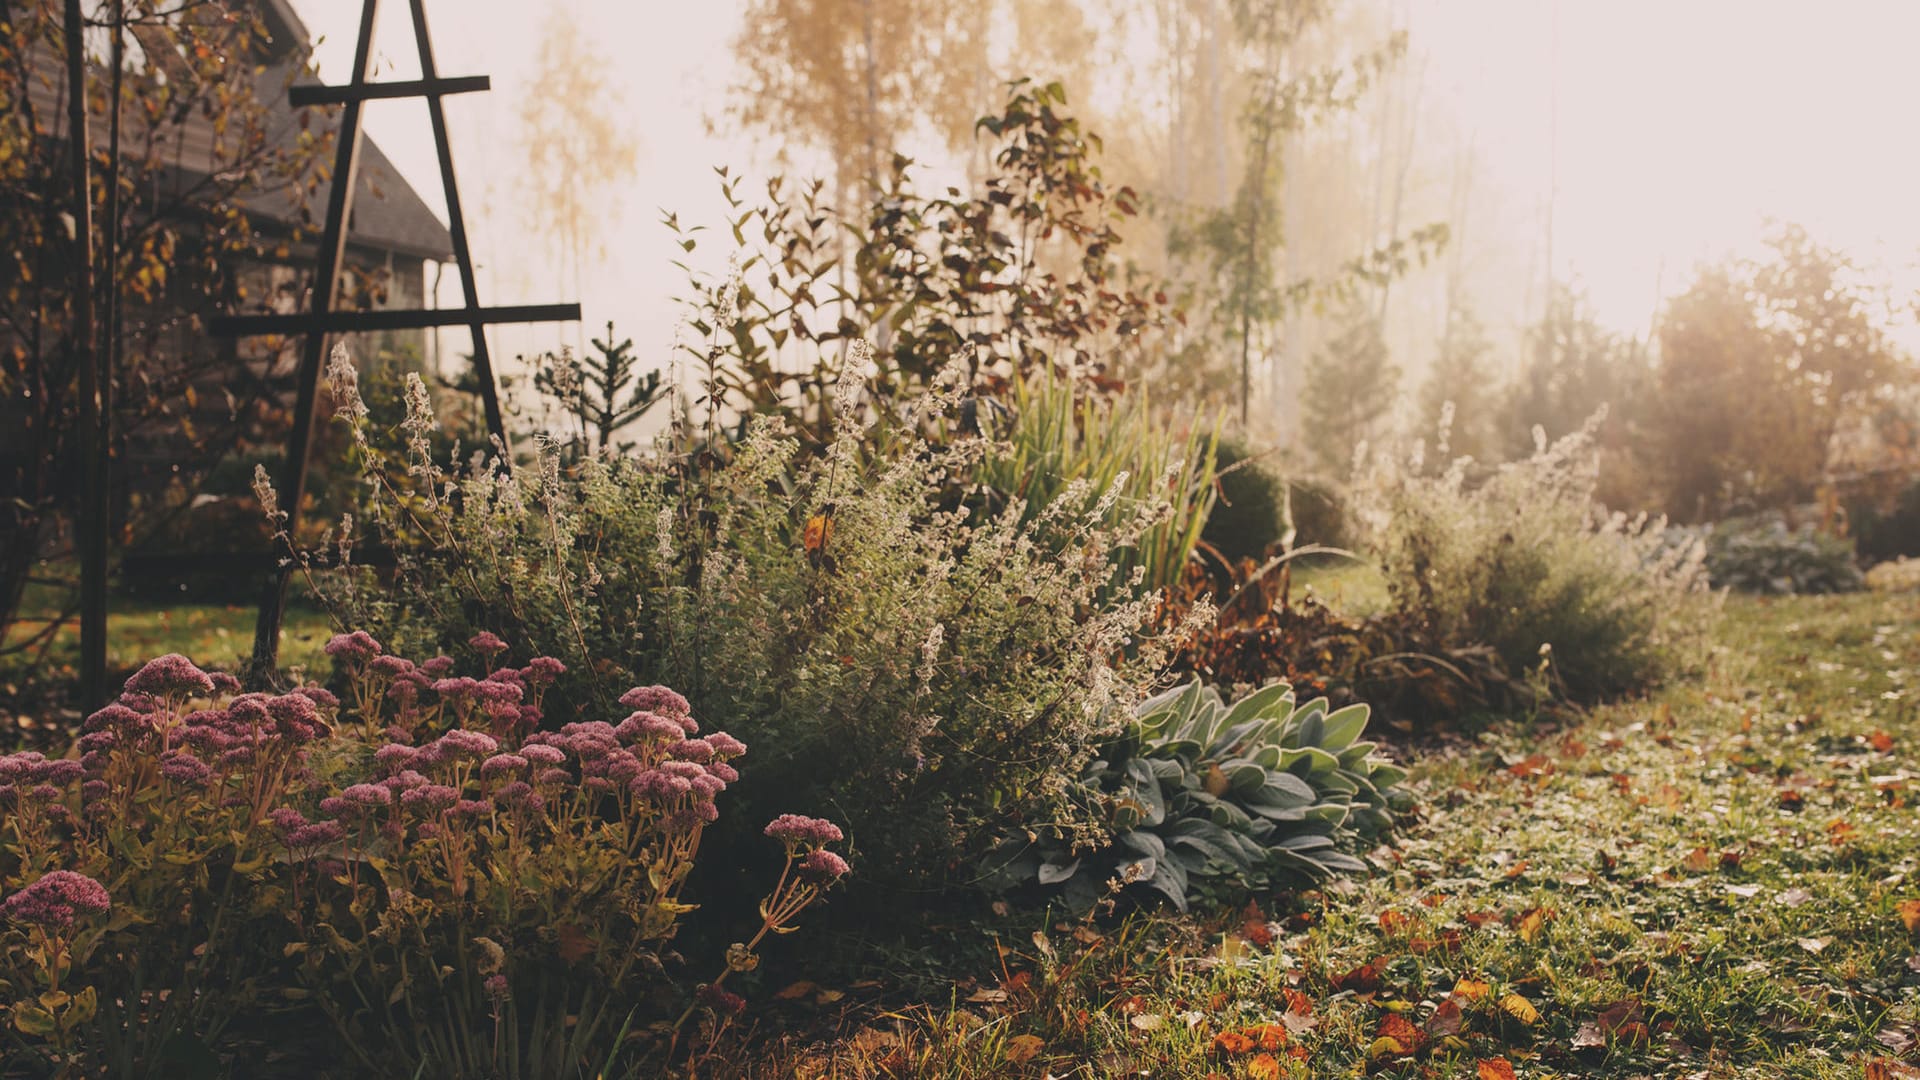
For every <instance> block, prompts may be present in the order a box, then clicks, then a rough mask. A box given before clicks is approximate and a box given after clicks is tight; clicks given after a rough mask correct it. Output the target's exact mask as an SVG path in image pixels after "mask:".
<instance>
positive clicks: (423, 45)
mask: <svg viewBox="0 0 1920 1080" xmlns="http://www.w3.org/2000/svg"><path fill="white" fill-rule="evenodd" d="M379 2H380V0H361V7H360V32H359V35H358V37H357V39H356V40H355V43H354V55H353V71H352V73H351V78H350V79H349V81H348V83H347V84H346V85H343V86H320V85H316V86H296V87H292V88H290V89H289V91H288V94H287V99H288V101H289V102H291V103H292V104H293V105H295V106H297V107H298V106H324V105H333V106H339V107H340V109H341V115H340V129H339V142H338V144H337V145H336V146H335V147H334V165H333V172H332V174H331V180H332V184H331V187H330V188H329V189H328V192H327V224H326V232H325V233H324V234H323V238H322V240H321V243H320V251H319V267H318V269H317V272H316V273H315V275H314V282H313V291H312V294H311V296H310V298H309V305H308V306H309V308H310V310H308V311H305V312H298V313H293V314H260V315H229V316H223V317H218V318H214V319H211V320H209V321H208V323H207V329H208V331H209V332H211V333H213V334H216V335H219V336H223V337H257V336H262V335H267V334H286V335H304V336H305V337H306V341H305V343H304V345H305V347H304V348H303V349H302V351H301V355H300V369H299V372H298V374H297V375H296V383H295V391H296V400H295V402H294V408H293V428H292V431H291V432H290V433H289V435H288V436H287V459H286V462H285V463H284V466H283V468H284V469H285V471H284V472H283V473H282V475H281V477H280V487H279V493H280V500H281V502H280V505H281V506H283V507H285V509H286V515H287V517H286V521H285V522H284V530H285V535H288V536H293V535H297V534H298V529H297V526H298V524H299V519H300V505H301V498H302V496H303V495H304V494H305V492H306V487H307V457H308V452H309V451H310V450H311V448H312V446H313V426H314V420H315V413H316V411H317V404H318V393H319V387H320V363H321V357H322V354H323V352H324V351H325V348H326V340H327V335H329V334H351V333H365V332H370V331H381V330H422V329H427V328H429V327H436V326H465V327H468V328H469V329H471V330H472V331H473V374H474V379H475V381H476V382H477V383H478V384H479V390H480V401H481V404H482V405H483V406H484V407H485V412H486V418H487V431H488V434H489V435H491V436H492V439H493V442H494V444H495V446H496V447H497V449H498V451H499V452H500V453H501V455H502V456H503V457H510V456H511V453H512V448H511V446H510V445H509V443H508V439H507V435H508V433H507V424H506V416H505V413H504V412H503V411H502V409H501V407H500V392H499V388H498V387H497V386H496V385H495V383H494V376H493V358H492V356H491V355H490V353H489V351H488V349H487V336H486V334H485V333H484V332H483V328H484V327H486V326H489V325H492V324H495V323H532V322H571V321H573V320H576V319H578V318H580V305H579V304H535V305H525V306H519V307H482V306H480V297H479V290H478V285H477V283H476V282H475V280H474V273H473V253H472V251H470V250H469V249H468V246H467V222H466V216H465V214H464V213H463V212H462V210H461V207H460V187H459V184H458V183H456V182H455V179H454V171H453V152H452V150H451V149H450V148H449V147H448V144H447V119H446V112H445V110H444V109H442V108H441V102H440V99H441V98H442V97H444V96H446V95H448V94H464V93H470V92H473V91H476V90H486V89H489V88H490V87H491V86H492V83H491V81H490V80H489V79H488V78H487V76H485V75H467V76H460V77H456V78H441V77H440V74H439V71H438V69H437V68H436V67H435V66H434V59H433V44H432V40H431V38H430V37H429V36H428V34H427V10H426V5H425V0H408V3H407V6H408V8H409V9H410V10H411V14H412V16H413V20H412V21H413V37H414V45H415V47H416V48H417V49H418V50H419V53H420V78H418V79H413V80H407V81H396V82H386V83H376V82H371V81H369V80H368V78H367V75H368V72H369V70H370V67H371V61H372V51H373V24H374V15H375V13H376V12H377V11H378V9H379ZM407 97H417V98H424V99H425V100H426V103H427V117H428V119H430V120H431V121H432V122H433V142H434V149H435V150H436V151H437V153H438V156H439V158H440V187H441V190H442V191H444V192H445V193H446V197H447V234H448V237H449V239H451V241H452V244H453V261H454V262H455V264H457V265H458V266H459V268H460V289H461V294H462V300H463V301H464V302H463V303H462V305H461V306H460V307H457V308H439V309H435V310H431V311H426V310H420V311H337V310H335V305H336V304H338V303H339V301H340V268H341V266H342V265H343V264H344V262H345V260H346V248H347V225H348V222H350V221H352V220H353V196H354V188H355V185H356V184H357V183H358V181H359V170H360V142H361V127H360V107H361V105H362V104H363V103H365V102H368V101H374V100H378V99H384V98H407ZM275 561H276V563H278V562H281V561H282V560H275ZM268 578H269V580H268V581H267V585H266V589H265V590H264V591H263V592H262V594H261V599H260V618H259V621H258V622H257V623H255V625H254V635H253V660H252V665H251V671H250V672H249V682H250V683H252V684H253V686H254V688H255V689H263V688H265V687H266V686H267V685H269V684H270V683H271V682H272V681H273V680H274V678H275V677H276V669H277V667H278V664H279V654H280V621H281V615H282V613H283V612H284V611H285V608H286V602H287V585H288V582H289V580H290V578H291V569H290V568H289V567H287V566H284V565H281V566H279V567H278V569H277V570H275V571H274V572H272V573H270V574H269V575H268Z"/></svg>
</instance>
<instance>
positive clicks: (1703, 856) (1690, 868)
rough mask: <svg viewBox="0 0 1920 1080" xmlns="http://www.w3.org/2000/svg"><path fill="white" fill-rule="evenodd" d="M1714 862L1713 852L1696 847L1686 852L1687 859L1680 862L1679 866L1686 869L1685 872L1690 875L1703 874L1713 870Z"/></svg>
mask: <svg viewBox="0 0 1920 1080" xmlns="http://www.w3.org/2000/svg"><path fill="white" fill-rule="evenodd" d="M1716 861H1717V860H1716V859H1715V858H1714V857H1713V852H1711V851H1708V850H1707V849H1706V848H1703V847H1697V848H1694V849H1693V850H1692V851H1689V852H1687V857H1686V858H1684V859H1682V860H1680V865H1681V866H1684V867H1686V869H1687V872H1688V873H1690V874H1704V873H1706V872H1707V871H1709V870H1711V869H1713V867H1714V863H1715V862H1716Z"/></svg>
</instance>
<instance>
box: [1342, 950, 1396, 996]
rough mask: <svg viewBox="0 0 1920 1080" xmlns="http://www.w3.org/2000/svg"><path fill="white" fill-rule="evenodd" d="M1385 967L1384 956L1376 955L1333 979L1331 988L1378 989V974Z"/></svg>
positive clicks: (1365, 990)
mask: <svg viewBox="0 0 1920 1080" xmlns="http://www.w3.org/2000/svg"><path fill="white" fill-rule="evenodd" d="M1386 968H1387V959H1386V957H1384V956H1382V957H1377V958H1375V959H1373V960H1370V961H1368V962H1367V963H1364V964H1361V965H1360V966H1359V967H1357V968H1354V969H1353V970H1352V971H1349V972H1347V973H1346V974H1345V975H1342V976H1340V977H1339V978H1337V979H1335V980H1333V988H1334V989H1335V990H1353V991H1357V992H1359V993H1366V992H1367V991H1369V990H1378V989H1380V974H1381V972H1383V971H1385V970H1386Z"/></svg>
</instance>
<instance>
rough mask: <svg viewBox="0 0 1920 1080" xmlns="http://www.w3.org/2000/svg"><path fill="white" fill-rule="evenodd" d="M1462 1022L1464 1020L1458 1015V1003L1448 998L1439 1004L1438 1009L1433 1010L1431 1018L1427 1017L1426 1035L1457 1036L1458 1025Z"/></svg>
mask: <svg viewBox="0 0 1920 1080" xmlns="http://www.w3.org/2000/svg"><path fill="white" fill-rule="evenodd" d="M1463 1022H1464V1018H1463V1017H1462V1016H1461V1015H1460V1003H1459V1002H1458V1001H1455V1000H1454V999H1453V998H1448V999H1447V1000H1445V1001H1443V1002H1441V1003H1440V1007H1439V1008H1437V1009H1435V1010H1433V1015H1432V1016H1429V1017H1427V1023H1426V1028H1427V1034H1429V1035H1435V1036H1445V1035H1458V1034H1460V1025H1461V1024H1462V1023H1463Z"/></svg>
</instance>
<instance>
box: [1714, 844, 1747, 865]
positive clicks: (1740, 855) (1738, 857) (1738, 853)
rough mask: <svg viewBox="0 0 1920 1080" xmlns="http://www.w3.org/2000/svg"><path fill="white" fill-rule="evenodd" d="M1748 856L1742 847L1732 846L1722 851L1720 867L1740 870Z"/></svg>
mask: <svg viewBox="0 0 1920 1080" xmlns="http://www.w3.org/2000/svg"><path fill="white" fill-rule="evenodd" d="M1746 857H1747V853H1746V852H1745V851H1744V850H1741V849H1737V848H1730V849H1728V850H1726V851H1723V852H1721V853H1720V869H1722V870H1738V869H1740V864H1741V862H1743V861H1744V860H1745V859H1746Z"/></svg>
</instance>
